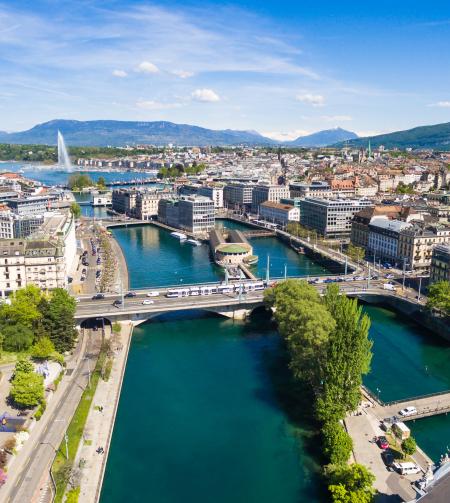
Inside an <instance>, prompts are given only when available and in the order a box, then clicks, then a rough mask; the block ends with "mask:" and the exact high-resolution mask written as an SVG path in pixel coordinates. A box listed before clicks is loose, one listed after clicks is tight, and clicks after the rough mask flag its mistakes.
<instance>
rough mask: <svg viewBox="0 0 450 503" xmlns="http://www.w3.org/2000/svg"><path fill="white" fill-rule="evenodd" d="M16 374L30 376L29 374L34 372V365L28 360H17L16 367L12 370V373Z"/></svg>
mask: <svg viewBox="0 0 450 503" xmlns="http://www.w3.org/2000/svg"><path fill="white" fill-rule="evenodd" d="M16 372H24V373H25V374H31V372H34V365H33V364H32V363H31V362H30V360H27V359H26V358H21V359H20V360H17V363H16V366H15V368H14V373H16Z"/></svg>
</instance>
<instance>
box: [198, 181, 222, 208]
mask: <svg viewBox="0 0 450 503" xmlns="http://www.w3.org/2000/svg"><path fill="white" fill-rule="evenodd" d="M197 194H198V195H199V196H205V197H209V198H210V199H212V200H213V201H214V207H215V208H223V187H209V186H204V187H199V189H198V192H197Z"/></svg>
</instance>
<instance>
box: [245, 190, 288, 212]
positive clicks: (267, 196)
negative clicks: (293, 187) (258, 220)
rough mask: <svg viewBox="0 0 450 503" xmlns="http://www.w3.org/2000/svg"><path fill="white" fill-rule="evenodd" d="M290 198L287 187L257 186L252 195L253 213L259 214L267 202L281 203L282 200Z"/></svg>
mask: <svg viewBox="0 0 450 503" xmlns="http://www.w3.org/2000/svg"><path fill="white" fill-rule="evenodd" d="M289 196H290V193H289V187H287V186H286V185H255V186H254V188H253V193H252V211H253V212H254V213H258V212H259V207H260V205H261V204H262V203H264V202H266V201H272V202H275V203H279V202H280V199H282V198H287V197H289Z"/></svg>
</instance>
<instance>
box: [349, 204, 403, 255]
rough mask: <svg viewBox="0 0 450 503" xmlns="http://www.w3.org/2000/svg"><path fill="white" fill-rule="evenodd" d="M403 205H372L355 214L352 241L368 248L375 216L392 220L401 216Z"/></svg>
mask: <svg viewBox="0 0 450 503" xmlns="http://www.w3.org/2000/svg"><path fill="white" fill-rule="evenodd" d="M401 210H402V207H401V206H388V205H384V206H372V207H368V208H364V209H363V210H361V211H359V212H358V213H356V214H355V216H354V217H353V220H352V229H351V235H350V241H351V242H352V243H353V244H354V245H355V246H360V247H361V248H364V249H365V248H367V246H368V244H369V224H370V223H371V222H372V220H373V219H375V218H385V219H388V220H392V219H395V218H398V217H399V216H400V212H401Z"/></svg>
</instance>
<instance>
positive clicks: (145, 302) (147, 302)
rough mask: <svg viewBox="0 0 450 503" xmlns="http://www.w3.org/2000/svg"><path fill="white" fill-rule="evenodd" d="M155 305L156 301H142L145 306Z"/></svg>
mask: <svg viewBox="0 0 450 503" xmlns="http://www.w3.org/2000/svg"><path fill="white" fill-rule="evenodd" d="M154 303H155V301H154V300H150V299H144V300H143V301H142V304H143V305H144V306H148V305H150V304H154Z"/></svg>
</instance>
